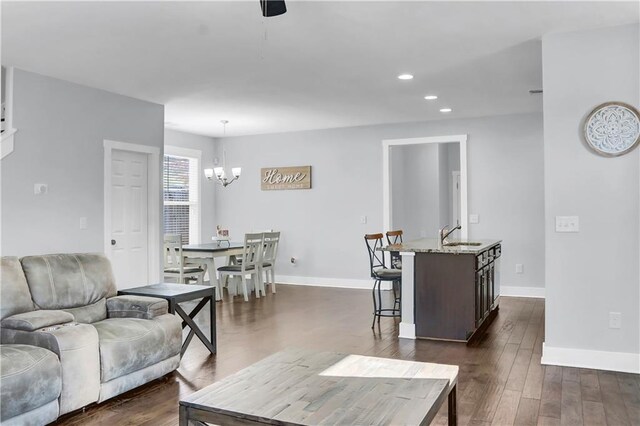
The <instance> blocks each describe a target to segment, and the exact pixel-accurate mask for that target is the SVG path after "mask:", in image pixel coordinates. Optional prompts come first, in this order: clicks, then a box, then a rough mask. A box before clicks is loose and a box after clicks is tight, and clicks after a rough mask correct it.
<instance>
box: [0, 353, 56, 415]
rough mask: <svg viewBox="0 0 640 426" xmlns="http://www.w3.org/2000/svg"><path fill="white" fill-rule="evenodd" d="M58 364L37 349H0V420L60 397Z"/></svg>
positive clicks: (54, 358) (50, 355) (52, 356)
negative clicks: (0, 401) (0, 384)
mask: <svg viewBox="0 0 640 426" xmlns="http://www.w3.org/2000/svg"><path fill="white" fill-rule="evenodd" d="M61 374H62V373H61V370H60V361H58V357H57V356H56V354H54V353H53V352H51V351H48V350H46V349H43V348H39V347H37V346H28V345H0V381H1V382H2V386H1V387H0V396H1V400H2V404H0V420H2V421H4V420H6V419H9V418H11V417H14V416H17V415H19V414H22V413H24V412H27V411H30V410H33V409H36V408H38V407H41V406H43V405H45V404H47V403H49V402H51V401H54V400H56V399H57V398H58V396H60V391H61V389H62V379H61Z"/></svg>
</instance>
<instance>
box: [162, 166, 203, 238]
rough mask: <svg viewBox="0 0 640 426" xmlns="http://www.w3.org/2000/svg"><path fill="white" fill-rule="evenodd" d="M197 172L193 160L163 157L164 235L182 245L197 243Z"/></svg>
mask: <svg viewBox="0 0 640 426" xmlns="http://www.w3.org/2000/svg"><path fill="white" fill-rule="evenodd" d="M197 172H198V160H197V159H196V158H188V157H180V156H175V155H165V156H164V164H163V193H164V196H163V198H164V232H165V234H177V235H180V236H181V237H182V243H183V244H189V242H191V241H194V240H197V239H198V238H197V235H198V232H199V230H198V211H199V209H198V202H199V200H198V194H199V191H198V176H197Z"/></svg>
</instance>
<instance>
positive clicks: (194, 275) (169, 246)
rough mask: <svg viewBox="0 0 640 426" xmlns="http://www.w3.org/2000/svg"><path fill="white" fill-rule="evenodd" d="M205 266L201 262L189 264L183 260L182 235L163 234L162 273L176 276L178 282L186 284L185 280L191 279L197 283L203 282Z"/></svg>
mask: <svg viewBox="0 0 640 426" xmlns="http://www.w3.org/2000/svg"><path fill="white" fill-rule="evenodd" d="M206 271H207V267H206V266H205V265H203V264H199V263H194V264H190V263H188V262H186V261H185V257H184V255H183V254H182V236H180V235H173V234H165V236H164V275H165V277H166V276H171V277H172V278H175V277H176V275H177V276H178V283H180V284H186V283H187V280H189V279H193V280H195V281H197V283H198V284H203V283H204V274H205V272H206Z"/></svg>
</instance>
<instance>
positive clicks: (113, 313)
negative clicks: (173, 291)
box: [107, 295, 169, 319]
mask: <svg viewBox="0 0 640 426" xmlns="http://www.w3.org/2000/svg"><path fill="white" fill-rule="evenodd" d="M168 312H169V304H168V303H167V301H166V300H164V299H160V298H157V297H146V296H129V295H126V296H115V297H111V298H109V299H107V316H108V317H109V318H141V319H153V318H155V317H158V316H160V315H164V314H166V313H168Z"/></svg>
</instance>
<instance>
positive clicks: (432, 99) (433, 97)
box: [424, 95, 438, 101]
mask: <svg viewBox="0 0 640 426" xmlns="http://www.w3.org/2000/svg"><path fill="white" fill-rule="evenodd" d="M424 98H425V99H426V100H428V101H435V100H436V99H438V97H437V96H436V95H427V96H425V97H424Z"/></svg>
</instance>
